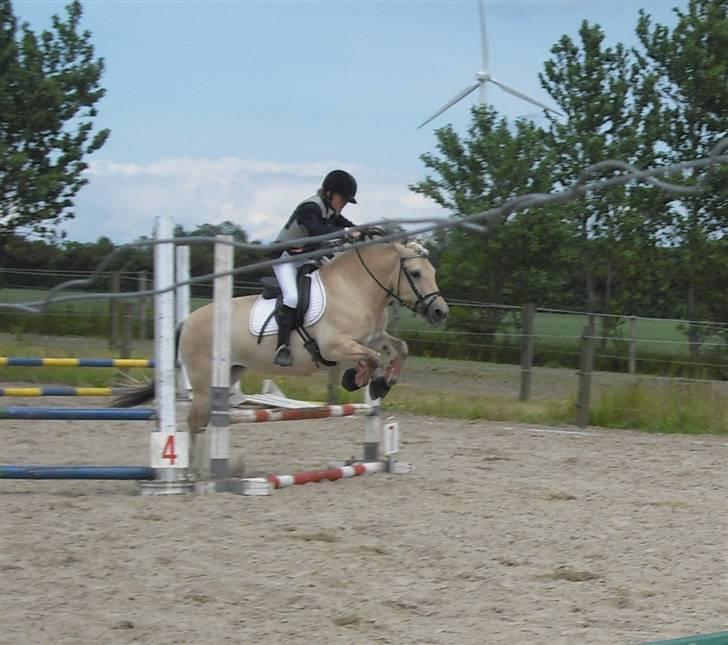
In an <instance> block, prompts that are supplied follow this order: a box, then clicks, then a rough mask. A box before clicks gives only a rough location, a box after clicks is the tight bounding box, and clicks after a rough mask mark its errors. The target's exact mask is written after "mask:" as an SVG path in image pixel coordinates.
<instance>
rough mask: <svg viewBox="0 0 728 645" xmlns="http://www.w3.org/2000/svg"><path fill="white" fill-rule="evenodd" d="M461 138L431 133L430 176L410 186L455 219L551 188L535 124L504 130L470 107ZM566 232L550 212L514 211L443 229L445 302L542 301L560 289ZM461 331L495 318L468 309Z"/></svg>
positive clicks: (487, 325) (491, 325)
mask: <svg viewBox="0 0 728 645" xmlns="http://www.w3.org/2000/svg"><path fill="white" fill-rule="evenodd" d="M472 115H473V120H472V124H471V125H470V127H469V129H468V133H467V136H466V137H464V138H461V137H460V136H459V135H458V134H457V133H456V132H455V131H454V130H453V128H452V126H446V127H444V128H440V129H438V130H437V131H436V133H435V136H436V137H437V140H438V144H437V151H438V153H439V154H424V155H422V157H421V159H422V161H423V162H424V163H425V166H426V167H427V168H428V169H429V170H430V171H431V173H432V174H430V175H428V176H427V177H426V178H425V179H424V180H423V181H421V182H419V183H416V184H414V185H412V186H410V189H411V190H413V191H414V192H417V193H420V194H422V195H425V196H427V197H429V198H430V199H433V200H434V201H435V202H437V203H438V204H440V205H441V206H443V207H444V208H447V209H450V210H451V211H452V212H453V215H454V216H455V217H461V216H464V215H469V214H472V213H476V212H479V211H483V210H486V209H489V208H492V207H495V206H499V205H501V204H502V203H503V202H505V201H506V200H507V199H509V198H512V197H516V196H519V195H523V194H525V193H529V192H545V191H548V190H550V188H551V185H552V176H551V173H550V166H551V159H550V151H549V149H548V147H547V146H546V144H545V143H544V141H545V135H544V132H543V131H542V130H541V129H540V128H538V127H537V126H536V125H535V124H534V123H533V122H531V121H528V120H518V121H517V122H516V123H515V124H514V125H510V124H509V123H508V121H507V120H506V119H504V118H499V117H498V115H497V113H496V111H495V110H494V109H492V108H489V107H476V108H474V109H473V110H472ZM563 235H564V229H563V227H562V226H561V224H560V219H559V214H558V211H557V210H556V209H537V210H534V211H532V212H531V211H522V212H518V213H512V214H510V215H508V216H507V217H505V218H503V219H502V220H501V221H499V222H498V223H497V224H495V223H494V224H493V225H492V226H489V227H488V231H487V233H485V234H479V233H477V232H474V231H472V230H470V229H462V228H452V229H445V230H443V231H441V232H439V233H437V234H436V235H435V236H434V240H433V245H434V246H435V247H439V249H440V250H439V251H438V253H437V255H438V257H437V264H438V281H439V284H440V287H441V288H442V289H443V290H444V291H445V292H446V293H447V294H448V297H450V298H460V299H464V300H478V301H481V302H483V301H485V302H494V303H501V304H504V303H514V304H520V303H522V302H526V301H531V302H539V303H541V304H547V303H548V301H549V298H550V297H552V296H553V294H555V293H558V292H559V291H560V285H559V280H560V278H561V276H563V275H564V273H565V272H559V267H560V266H561V267H563V265H562V263H561V260H562V259H563V256H562V255H561V249H562V248H564V245H563V241H564V240H563ZM467 315H468V316H472V318H469V319H468V320H458V321H455V322H456V323H457V324H458V326H460V327H463V328H469V329H475V330H477V331H481V332H483V331H486V332H487V331H493V330H494V329H495V327H496V326H497V325H498V323H499V322H500V317H501V315H500V314H497V315H493V312H492V311H489V310H478V311H471V312H468V314H467Z"/></svg>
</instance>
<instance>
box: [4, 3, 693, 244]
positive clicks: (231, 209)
mask: <svg viewBox="0 0 728 645" xmlns="http://www.w3.org/2000/svg"><path fill="white" fill-rule="evenodd" d="M65 4H66V3H65V2H57V1H55V0H53V1H51V0H13V8H14V12H15V15H16V16H17V17H18V18H19V20H21V21H27V22H28V23H29V24H30V26H31V28H32V29H33V30H34V31H36V32H38V31H41V30H42V29H46V28H49V27H50V24H51V23H50V19H51V16H52V15H53V14H61V15H63V14H64V7H65ZM686 4H687V3H686V2H685V1H678V0H666V1H663V0H654V1H648V0H637V1H632V0H608V1H603V2H600V1H588V2H582V1H576V0H574V1H551V0H541V1H538V2H536V1H519V0H510V1H508V2H486V3H485V16H486V24H487V36H488V44H489V51H490V65H491V70H490V71H491V73H492V75H493V76H494V77H496V78H497V79H499V80H502V81H504V82H505V83H508V84H509V85H511V86H513V87H515V88H516V89H518V90H520V91H522V92H524V93H526V94H529V95H530V96H532V97H534V98H536V99H538V100H540V101H541V102H542V103H546V104H547V105H554V104H553V102H552V101H551V99H550V97H549V96H548V95H547V94H546V92H545V91H544V90H543V89H542V88H541V86H540V84H539V80H538V74H539V72H541V71H542V69H543V63H544V61H545V60H547V59H548V58H549V50H550V48H551V47H552V46H553V45H554V44H555V43H556V42H557V41H558V40H559V39H560V38H561V36H563V35H564V34H567V35H569V36H570V37H571V38H572V39H573V40H578V36H577V33H578V29H579V26H580V24H581V22H582V21H583V20H587V21H589V22H590V23H592V24H594V23H597V24H599V25H601V27H602V29H603V30H604V32H605V34H606V44H608V45H613V44H615V43H617V42H622V43H624V44H626V45H636V37H635V36H634V27H635V25H636V22H637V16H638V12H639V10H640V9H644V10H645V11H646V12H647V13H649V14H650V15H651V16H653V18H654V19H655V21H657V22H659V23H661V24H665V25H669V26H672V25H674V24H675V14H674V12H673V7H676V6H677V7H680V8H683V9H684V8H685V6H686ZM82 5H83V9H84V15H83V18H82V28H83V29H87V30H89V31H90V32H91V34H92V43H93V45H94V47H95V50H96V55H97V56H100V57H102V58H103V59H104V61H105V66H106V70H105V73H104V76H103V78H102V81H101V84H102V86H103V87H104V88H105V89H106V95H105V96H104V98H103V99H102V100H101V101H100V102H99V103H98V110H99V116H98V117H97V119H96V124H97V127H99V128H100V127H105V128H110V129H111V136H110V138H109V140H108V141H107V143H106V145H105V146H104V147H103V148H102V149H101V150H99V151H97V152H96V153H94V154H93V155H92V156H90V157H88V161H89V166H90V167H89V169H88V171H87V177H88V179H89V183H88V184H87V185H86V186H85V187H84V188H83V189H82V190H81V192H80V193H79V194H78V196H77V198H76V209H75V210H76V218H75V219H74V220H72V221H71V222H69V223H67V224H65V225H64V226H62V229H63V230H65V231H66V233H67V236H68V239H71V240H76V241H80V242H92V241H95V240H96V239H98V238H99V237H101V236H106V237H109V238H110V239H111V240H112V241H114V242H116V243H123V242H127V241H131V240H133V239H135V238H137V237H139V236H140V235H150V234H151V233H152V230H153V226H154V218H155V216H156V215H160V214H163V213H166V214H169V215H171V216H172V217H173V218H174V220H175V222H176V223H179V224H182V225H183V226H184V227H185V228H186V229H188V230H189V229H192V228H194V227H196V226H198V225H200V224H204V223H208V224H215V223H220V222H222V221H225V220H230V221H233V222H235V223H237V224H239V225H240V226H241V227H242V228H243V230H245V231H246V233H248V236H249V239H251V240H261V241H264V242H265V241H270V240H272V239H273V238H274V237H275V235H276V234H277V232H278V230H279V229H280V228H281V226H282V225H283V224H284V223H285V222H286V220H287V219H288V217H289V215H290V214H291V212H292V211H293V209H294V208H295V206H296V205H297V204H298V203H299V202H300V201H301V200H303V199H304V198H306V197H309V196H310V195H312V194H314V193H315V191H316V189H317V188H318V186H320V184H321V180H322V178H323V176H324V175H325V174H326V173H327V172H328V171H329V170H331V169H333V168H343V169H345V170H348V171H349V172H351V173H352V174H353V175H354V176H355V177H356V178H357V180H358V182H359V192H358V194H357V198H358V202H359V203H358V205H349V206H347V208H346V209H345V211H344V215H345V216H347V217H348V218H349V219H351V220H352V221H354V222H355V223H358V224H363V223H366V222H371V221H376V220H380V219H383V218H390V219H394V218H418V217H446V216H447V215H448V213H447V211H444V210H443V209H441V208H440V207H439V206H437V205H436V204H435V203H434V202H432V201H429V200H427V199H425V198H424V197H422V196H420V195H417V194H415V193H413V192H412V191H410V190H409V188H408V186H409V185H410V184H412V183H414V182H417V181H421V180H422V179H424V178H425V176H426V168H425V166H424V164H423V162H422V161H421V159H420V156H421V155H422V154H424V153H428V152H434V151H435V146H436V139H435V136H434V130H435V129H436V128H439V127H442V126H444V125H446V124H448V123H451V124H452V125H453V127H454V128H455V129H456V131H458V132H459V133H463V134H464V133H465V131H466V129H467V126H468V124H469V121H470V109H471V107H472V106H473V105H476V104H477V102H478V92H477V91H476V92H474V93H473V94H471V95H470V96H469V97H467V98H466V99H464V100H463V101H461V102H460V103H458V104H457V105H456V106H454V107H453V108H451V109H450V110H448V111H447V112H445V113H444V114H443V115H441V116H440V117H438V118H437V119H435V120H434V121H433V122H432V123H430V124H428V125H427V126H425V127H424V128H422V129H418V128H417V126H418V125H419V124H420V123H421V122H422V121H424V120H425V119H426V118H427V117H429V116H430V115H431V114H433V113H434V112H435V111H436V110H437V109H439V108H440V107H441V106H442V105H443V104H444V103H445V102H447V101H448V100H449V99H451V98H452V97H453V96H454V95H456V94H457V93H458V92H459V91H460V90H462V89H464V88H465V87H466V86H468V85H470V84H472V83H473V82H474V80H475V79H474V75H475V73H476V72H477V71H478V70H479V69H480V67H481V64H480V62H481V43H480V27H479V17H478V5H477V1H476V0H447V1H445V0H437V1H421V0H409V1H405V0H401V1H377V0H364V1H345V0H320V1H318V2H312V1H306V0H297V1H295V2H286V1H277V2H275V1H268V2H254V1H247V2H244V1H225V2H223V1H215V0H206V1H202V2H201V1H189V2H182V1H177V0H166V1H161V0H143V1H136V0H96V1H94V0H85V1H83V0H82ZM487 101H488V102H489V103H490V104H492V105H493V106H494V107H495V108H496V109H497V110H498V112H499V113H500V114H501V115H503V116H506V117H508V118H510V119H515V118H518V117H521V116H531V117H533V118H542V117H541V115H540V110H539V109H538V108H536V107H535V106H532V105H531V104H528V103H525V102H523V101H522V100H520V99H517V98H515V97H512V96H510V95H508V94H506V93H504V92H503V91H502V90H500V89H499V88H497V87H495V86H493V85H491V84H489V89H488V94H487Z"/></svg>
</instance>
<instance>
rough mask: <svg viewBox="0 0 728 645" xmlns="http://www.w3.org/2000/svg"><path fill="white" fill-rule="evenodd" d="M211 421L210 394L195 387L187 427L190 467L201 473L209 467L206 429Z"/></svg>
mask: <svg viewBox="0 0 728 645" xmlns="http://www.w3.org/2000/svg"><path fill="white" fill-rule="evenodd" d="M209 422H210V395H209V388H208V391H205V390H204V389H195V390H194V393H193V395H192V401H191V402H190V407H189V410H188V411H187V428H188V429H189V433H190V467H191V469H192V472H194V473H196V474H198V475H199V474H200V473H203V472H205V470H206V469H207V468H208V467H209V461H210V459H209V455H208V450H207V438H206V436H205V429H206V428H207V424H208V423H209Z"/></svg>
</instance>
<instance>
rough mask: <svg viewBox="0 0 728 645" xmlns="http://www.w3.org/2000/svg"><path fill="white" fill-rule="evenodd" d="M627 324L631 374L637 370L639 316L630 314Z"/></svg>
mask: <svg viewBox="0 0 728 645" xmlns="http://www.w3.org/2000/svg"><path fill="white" fill-rule="evenodd" d="M627 326H628V329H629V362H628V364H627V371H628V372H629V373H630V374H634V373H635V372H637V338H636V337H637V318H636V317H635V316H630V317H629V318H628V319H627Z"/></svg>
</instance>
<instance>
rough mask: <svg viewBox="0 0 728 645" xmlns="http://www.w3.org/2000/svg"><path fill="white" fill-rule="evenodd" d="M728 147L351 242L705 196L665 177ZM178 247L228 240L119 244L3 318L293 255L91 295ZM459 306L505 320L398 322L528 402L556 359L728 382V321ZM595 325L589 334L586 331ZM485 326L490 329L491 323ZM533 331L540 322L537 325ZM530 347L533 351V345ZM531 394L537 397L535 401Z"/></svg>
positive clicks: (425, 345)
mask: <svg viewBox="0 0 728 645" xmlns="http://www.w3.org/2000/svg"><path fill="white" fill-rule="evenodd" d="M727 149H728V138H724V139H722V140H721V141H719V142H718V144H717V145H716V146H715V147H714V149H713V150H712V152H711V154H710V156H708V157H705V158H700V159H694V160H690V161H685V162H681V163H676V164H670V165H665V166H659V167H653V168H648V169H646V170H640V169H638V168H635V167H633V166H631V165H629V164H626V163H624V162H621V161H618V160H609V161H604V162H601V163H598V164H594V165H592V166H589V167H588V168H586V169H585V170H584V172H583V173H582V174H581V176H580V177H579V178H578V179H577V181H575V182H574V183H573V184H571V185H570V186H567V187H565V188H564V189H563V190H561V191H557V192H553V193H547V194H537V193H532V194H527V195H522V196H519V197H516V198H513V199H509V200H507V201H505V202H504V203H503V204H501V205H500V206H498V207H496V208H491V209H489V210H486V211H482V212H478V213H474V214H472V215H468V216H464V217H457V218H447V219H432V218H424V219H419V220H404V219H382V220H379V221H377V222H374V223H370V224H368V225H365V226H360V227H356V230H366V229H367V228H369V227H371V226H380V227H385V228H386V227H391V226H396V227H406V228H405V230H404V231H403V232H402V231H401V230H398V231H397V232H395V233H390V234H386V235H384V236H382V237H378V238H376V239H368V240H363V241H358V242H356V243H351V242H350V243H347V244H344V245H342V246H344V247H350V246H357V247H362V246H368V245H371V244H379V243H381V242H384V241H396V240H400V239H403V238H412V237H417V236H419V235H422V234H426V233H432V232H434V231H436V230H439V229H444V228H452V227H464V228H467V229H470V230H475V231H478V232H485V231H487V229H488V227H490V226H496V225H497V224H498V223H499V222H500V221H502V220H503V219H504V218H506V217H507V216H509V215H510V214H512V213H514V212H517V211H522V210H525V209H534V208H539V207H542V206H546V205H550V204H557V203H567V202H569V201H572V200H575V199H577V198H579V197H581V196H583V195H585V194H587V193H591V192H597V191H600V190H604V189H606V188H610V187H613V186H618V185H624V184H627V183H629V182H635V181H641V182H646V183H648V184H651V185H653V186H655V187H657V188H659V189H661V190H665V191H669V192H672V193H675V194H682V195H695V194H698V193H700V192H701V191H703V190H705V188H706V184H705V182H704V181H703V182H700V183H698V184H697V185H690V186H686V185H680V184H676V183H673V182H668V181H664V180H662V179H659V178H660V177H663V176H676V175H679V174H680V173H682V172H684V171H685V170H688V169H692V170H699V169H706V170H707V171H708V172H710V171H711V170H712V169H714V168H715V167H716V166H717V165H719V164H725V163H726V162H728V155H727V154H726V150H727ZM605 173H612V174H611V176H608V177H601V178H595V177H597V176H598V175H601V174H605ZM339 236H340V234H339V233H333V234H329V235H321V236H315V237H306V238H301V239H297V240H291V241H289V242H286V243H272V244H259V243H255V244H251V243H247V242H237V241H234V240H233V241H230V242H226V243H227V244H230V245H231V246H233V247H235V248H240V249H244V250H246V251H256V252H259V253H260V254H261V257H264V258H271V257H272V256H273V255H275V253H276V252H282V251H283V250H284V249H286V248H289V247H295V246H302V245H310V244H315V243H321V244H325V243H328V242H331V241H332V240H335V239H337V238H338V237H339ZM170 242H171V243H174V244H177V245H194V244H211V243H215V242H219V240H217V239H216V238H214V237H206V236H196V237H184V238H172V239H162V240H154V239H140V240H137V241H135V242H131V243H129V244H126V245H122V246H119V247H117V248H116V249H115V250H114V251H112V252H111V253H110V254H109V255H108V256H107V257H106V258H105V259H104V260H103V261H102V262H101V263H99V265H98V266H97V267H96V269H95V270H94V271H93V272H92V273H91V274H90V275H79V274H77V273H75V272H69V273H66V272H63V271H50V272H46V273H47V275H48V277H49V279H50V278H52V280H53V282H54V283H55V284H53V286H52V287H51V288H50V289H48V290H47V291H46V292H44V293H42V294H40V293H38V292H30V293H26V294H19V293H17V292H14V290H10V289H7V288H6V289H4V290H3V291H2V292H0V321H3V328H4V329H10V330H12V327H13V321H12V320H11V319H10V317H13V316H15V317H17V316H21V315H23V314H33V315H37V314H45V315H46V316H51V315H53V312H54V311H58V307H61V310H60V311H61V314H62V315H63V317H64V318H65V319H66V320H69V319H71V318H72V317H75V316H77V315H78V314H76V313H71V310H69V309H67V306H68V305H70V303H77V302H86V303H93V302H96V303H112V302H114V301H119V300H122V301H126V303H127V304H129V305H131V303H132V302H136V303H137V305H138V307H139V308H141V307H142V305H143V303H145V302H146V301H147V300H148V299H149V298H150V297H151V296H153V295H155V294H157V293H163V292H165V291H169V290H171V289H176V288H178V287H180V286H183V285H188V284H189V285H206V286H207V285H211V284H212V281H213V280H214V278H216V277H217V276H218V275H227V274H228V273H232V274H233V275H235V276H237V277H238V279H237V280H236V289H237V291H238V293H253V292H255V291H256V289H257V285H256V284H255V283H253V282H251V281H249V280H244V279H241V276H244V275H246V274H252V273H257V272H260V271H262V270H264V269H269V268H270V267H272V266H274V265H276V264H279V263H282V262H285V261H286V260H285V259H283V258H276V259H262V260H261V261H258V262H252V263H250V264H247V265H245V266H240V267H237V268H235V269H233V270H232V271H231V272H225V273H219V274H218V273H214V272H211V273H207V274H205V275H200V276H195V277H192V278H190V279H189V280H185V281H178V282H177V283H176V284H175V285H174V287H171V288H169V289H164V290H155V289H152V288H147V287H146V284H148V282H145V284H144V285H143V286H140V285H141V282H140V281H139V279H138V276H136V278H135V277H134V276H133V275H127V274H123V279H124V281H125V282H127V283H129V284H131V283H132V282H133V281H134V280H135V279H136V285H137V289H135V290H129V291H124V290H123V289H122V288H120V287H119V288H110V289H108V290H106V291H103V290H102V291H98V290H94V291H90V289H94V288H96V289H97V288H98V284H99V283H104V282H105V283H106V284H108V282H109V281H110V280H112V279H116V280H119V281H121V279H122V274H120V273H119V272H114V271H112V270H111V269H110V267H113V266H114V262H115V261H116V260H118V259H119V258H120V257H121V255H122V254H123V253H124V251H125V250H126V249H129V248H140V247H151V246H153V245H155V244H162V243H170ZM331 252H332V251H331V248H324V249H319V250H316V251H311V252H308V253H305V254H302V255H300V256H299V257H300V259H318V258H321V257H322V256H324V255H330V254H331ZM3 271H4V274H3V278H4V279H3V283H4V284H8V283H12V280H11V279H9V278H12V275H13V269H12V268H10V269H4V270H3ZM38 271H42V270H38ZM114 274H116V276H117V277H116V278H114V277H113V276H114ZM451 305H452V307H453V309H457V308H461V309H462V310H463V311H480V312H482V313H484V314H485V317H486V318H487V316H488V315H489V314H496V315H494V316H492V318H493V320H487V319H485V320H484V317H483V316H480V318H479V319H478V318H477V317H476V322H475V323H474V324H475V325H476V328H468V327H467V326H465V327H464V328H462V329H449V330H444V331H439V332H433V331H431V330H424V329H422V328H419V329H418V328H417V327H416V326H409V327H408V326H407V325H406V324H405V323H404V321H403V320H402V318H401V317H399V316H395V317H394V318H395V319H394V322H393V326H394V330H395V331H396V332H398V333H400V334H401V335H402V336H403V337H404V338H405V339H407V340H408V342H409V343H410V345H411V346H412V347H413V348H414V350H415V353H419V354H420V355H423V356H432V357H437V356H443V357H445V356H446V357H449V358H456V359H457V358H470V359H473V358H475V359H477V360H482V361H489V362H492V363H511V364H514V365H517V364H519V363H520V373H521V376H522V378H521V387H520V389H521V392H520V396H521V398H522V399H524V389H527V388H524V382H525V381H527V380H528V379H526V378H525V376H526V375H529V374H531V375H532V374H533V370H534V369H537V368H538V367H539V361H540V362H541V366H542V367H544V368H548V367H549V365H550V362H556V363H559V362H563V360H564V358H566V359H567V361H569V362H570V363H567V365H571V366H574V367H576V368H577V369H578V371H579V374H580V375H581V376H582V377H583V376H584V375H591V374H592V373H594V372H599V371H600V370H601V368H603V367H607V368H609V367H610V366H611V368H612V369H614V368H615V366H616V365H619V366H622V367H621V368H619V369H618V370H617V371H619V370H620V369H621V371H625V372H628V373H630V374H636V373H637V372H638V371H639V369H640V367H642V368H644V367H645V366H648V365H659V364H666V365H671V366H673V367H680V366H682V367H689V368H690V369H691V370H692V371H690V372H688V371H685V373H682V372H677V373H673V374H668V375H669V376H687V377H688V378H690V379H691V380H695V381H698V380H703V381H706V380H707V381H721V380H724V379H726V378H728V376H726V370H728V359H726V343H725V330H726V329H728V323H724V322H713V321H675V320H672V321H666V320H660V319H654V318H641V317H635V316H629V317H625V316H619V315H618V314H599V315H600V316H602V317H604V318H607V317H609V318H617V319H618V322H619V324H618V325H616V326H615V327H614V329H617V330H618V331H617V332H615V331H614V329H613V330H612V331H610V333H608V334H606V333H599V332H598V331H597V329H596V327H595V325H596V324H597V323H596V321H597V319H596V316H595V315H594V314H589V313H588V312H575V311H563V310H557V309H543V310H538V311H536V310H535V309H534V312H533V313H534V316H535V318H534V320H531V321H526V320H525V318H526V314H525V310H523V308H522V307H519V306H513V305H496V304H492V303H478V302H467V301H454V302H452V303H451ZM193 306H194V303H193ZM137 313H138V312H137ZM96 315H98V316H99V317H101V318H103V317H104V316H106V317H109V316H110V313H109V311H108V310H107V311H103V306H102V307H101V308H100V309H99V310H97V312H96ZM123 315H124V316H125V317H126V318H127V319H128V320H132V319H133V318H134V317H135V314H134V312H133V310H132V309H131V306H129V307H127V308H126V309H125V311H124V314H123ZM559 317H561V320H559ZM539 321H540V322H539ZM585 321H586V324H587V326H588V330H583V329H582V327H583V326H584V322H585ZM496 323H497V324H496ZM648 323H649V324H651V325H653V326H654V325H656V324H661V325H671V327H672V329H671V330H669V331H664V330H663V333H668V334H671V335H670V336H669V337H664V336H663V335H660V334H657V333H656V332H655V333H654V334H650V333H642V334H639V335H638V334H637V332H636V330H635V329H636V328H639V327H640V326H647V324H648ZM139 325H140V326H142V327H143V326H144V325H145V322H144V321H143V320H141V321H140V323H139ZM477 325H481V328H477ZM483 325H484V327H482V326H483ZM529 325H532V326H531V327H530V328H529ZM533 325H535V326H536V328H534V327H533ZM687 325H690V326H692V327H693V329H694V328H695V327H696V326H698V327H700V326H702V327H704V328H705V329H706V330H709V333H707V332H706V334H704V337H702V338H699V342H698V343H696V341H695V338H694V337H693V338H687V337H686V336H685V334H684V332H681V331H680V326H683V327H684V326H687ZM624 329H628V330H629V332H628V333H627V334H625V333H624V331H623V330H624ZM620 334H621V336H620ZM145 335H146V332H144V333H142V334H141V336H145ZM649 345H652V346H659V347H670V348H674V349H676V351H675V352H673V353H674V354H676V356H671V357H665V356H661V355H657V353H656V352H652V354H651V353H650V352H649V351H646V350H645V349H644V347H645V346H649ZM526 346H527V347H528V350H526V349H525V348H526ZM585 348H586V349H585ZM455 350H457V351H462V352H466V353H467V354H466V356H458V355H455V356H453V352H454V351H455ZM549 357H550V358H549ZM625 367H626V369H625ZM701 370H702V372H701ZM716 375H717V378H716ZM584 387H585V385H584V383H583V381H580V385H579V393H578V394H577V403H576V406H577V409H578V410H583V409H584V407H585V405H586V408H587V411H588V397H587V402H586V404H585V401H584V399H583V397H582V390H583V389H584ZM586 387H587V389H589V387H590V384H589V383H587V384H586ZM525 398H528V396H526V397H525ZM524 400H525V399H524ZM623 407H624V406H623Z"/></svg>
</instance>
